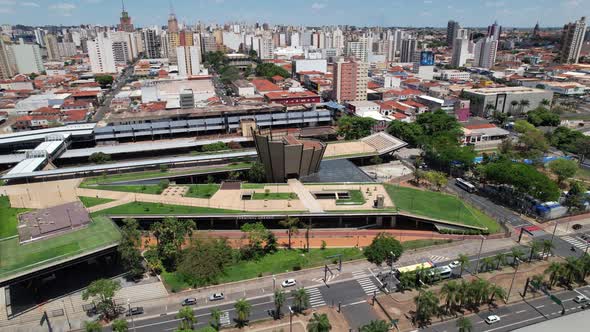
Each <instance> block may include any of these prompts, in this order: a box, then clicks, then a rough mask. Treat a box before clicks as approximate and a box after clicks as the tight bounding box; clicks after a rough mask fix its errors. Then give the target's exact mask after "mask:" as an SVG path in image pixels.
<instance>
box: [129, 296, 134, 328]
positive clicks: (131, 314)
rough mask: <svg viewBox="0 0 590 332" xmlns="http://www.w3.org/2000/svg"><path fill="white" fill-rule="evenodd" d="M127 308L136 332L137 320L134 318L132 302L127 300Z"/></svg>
mask: <svg viewBox="0 0 590 332" xmlns="http://www.w3.org/2000/svg"><path fill="white" fill-rule="evenodd" d="M127 308H128V309H129V311H127V313H128V314H129V315H130V316H131V325H132V326H133V331H134V332H135V319H134V318H133V313H132V312H131V300H130V299H127Z"/></svg>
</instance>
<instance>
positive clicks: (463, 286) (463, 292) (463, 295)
mask: <svg viewBox="0 0 590 332" xmlns="http://www.w3.org/2000/svg"><path fill="white" fill-rule="evenodd" d="M468 300H469V284H468V283H467V282H466V281H465V280H461V283H460V284H459V291H458V292H457V302H459V307H463V306H464V305H465V304H466V303H467V302H468Z"/></svg>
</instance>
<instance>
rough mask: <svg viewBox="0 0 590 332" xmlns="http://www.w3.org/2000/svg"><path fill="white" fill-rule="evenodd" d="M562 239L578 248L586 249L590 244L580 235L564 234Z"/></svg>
mask: <svg viewBox="0 0 590 332" xmlns="http://www.w3.org/2000/svg"><path fill="white" fill-rule="evenodd" d="M561 239H562V240H564V241H565V242H567V243H569V244H571V245H573V246H575V247H577V248H578V249H582V250H586V247H587V246H588V243H586V241H584V240H583V239H580V238H578V237H572V236H564V237H562V238H561Z"/></svg>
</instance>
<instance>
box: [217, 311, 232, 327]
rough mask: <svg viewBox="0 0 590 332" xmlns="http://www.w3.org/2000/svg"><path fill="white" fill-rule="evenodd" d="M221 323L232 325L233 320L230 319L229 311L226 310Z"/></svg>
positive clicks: (220, 319) (220, 320)
mask: <svg viewBox="0 0 590 332" xmlns="http://www.w3.org/2000/svg"><path fill="white" fill-rule="evenodd" d="M219 323H220V324H221V326H228V325H231V321H230V320H229V311H224V312H223V313H222V314H221V317H220V318H219Z"/></svg>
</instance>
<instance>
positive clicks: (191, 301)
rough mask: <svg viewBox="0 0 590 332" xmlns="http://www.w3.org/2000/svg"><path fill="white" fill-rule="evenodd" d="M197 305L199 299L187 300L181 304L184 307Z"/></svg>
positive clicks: (191, 298) (190, 298)
mask: <svg viewBox="0 0 590 332" xmlns="http://www.w3.org/2000/svg"><path fill="white" fill-rule="evenodd" d="M195 304H197V299H195V298H194V297H189V298H186V299H184V300H183V301H182V303H181V305H182V306H187V305H195Z"/></svg>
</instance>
